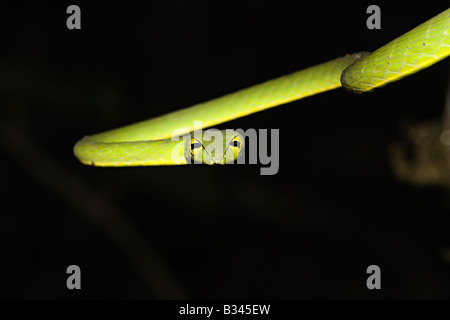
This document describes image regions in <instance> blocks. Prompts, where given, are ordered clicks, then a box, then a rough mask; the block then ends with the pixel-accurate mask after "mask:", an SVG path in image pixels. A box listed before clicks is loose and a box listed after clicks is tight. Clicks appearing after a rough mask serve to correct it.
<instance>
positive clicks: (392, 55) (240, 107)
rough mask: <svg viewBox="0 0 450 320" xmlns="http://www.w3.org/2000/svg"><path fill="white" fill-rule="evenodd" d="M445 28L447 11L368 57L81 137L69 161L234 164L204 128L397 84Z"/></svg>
mask: <svg viewBox="0 0 450 320" xmlns="http://www.w3.org/2000/svg"><path fill="white" fill-rule="evenodd" d="M449 23H450V9H447V10H446V11H444V12H442V13H441V14H439V15H437V16H435V17H433V18H432V19H430V20H428V21H426V22H425V23H423V24H421V25H419V26H418V27H416V28H414V29H413V30H411V31H409V32H407V33H405V34H404V35H402V36H400V37H399V38H397V39H395V40H393V41H391V42H389V43H388V44H386V45H385V46H383V47H381V48H379V49H378V50H376V51H374V52H373V53H368V52H361V53H355V54H349V55H346V56H344V57H340V58H337V59H334V60H331V61H328V62H325V63H322V64H319V65H316V66H313V67H309V68H306V69H304V70H301V71H297V72H294V73H291V74H288V75H285V76H281V77H279V78H276V79H273V80H269V81H266V82H263V83H261V84H258V85H255V86H252V87H249V88H246V89H243V90H240V91H237V92H234V93H231V94H227V95H225V96H222V97H219V98H216V99H213V100H210V101H207V102H204V103H200V104H196V105H193V106H191V107H188V108H184V109H181V110H178V111H175V112H171V113H168V114H165V115H162V116H160V117H156V118H153V119H149V120H146V121H142V122H138V123H135V124H132V125H128V126H125V127H121V128H118V129H113V130H110V131H106V132H103V133H99V134H95V135H92V136H86V137H84V138H83V139H81V140H80V141H78V142H77V143H76V144H75V146H74V154H75V155H76V157H77V158H78V159H79V160H80V161H81V162H82V163H84V164H87V165H95V166H146V165H180V164H188V163H191V162H192V161H195V162H199V161H201V162H203V163H207V164H215V163H219V164H224V163H228V162H231V161H234V160H235V159H236V158H237V157H238V156H239V155H240V154H241V152H242V149H243V146H244V139H243V137H242V136H241V135H240V134H239V133H237V132H235V131H232V130H228V132H227V135H226V134H225V132H222V134H223V136H225V138H223V139H214V140H212V141H210V140H208V139H204V136H203V135H204V131H202V129H205V128H208V127H211V126H213V125H216V124H220V123H223V122H226V121H229V120H233V119H236V118H240V117H243V116H246V115H249V114H252V113H255V112H259V111H262V110H265V109H268V108H272V107H275V106H278V105H281V104H284V103H287V102H291V101H294V100H298V99H301V98H304V97H307V96H311V95H315V94H318V93H321V92H325V91H328V90H332V89H336V88H339V87H341V86H343V87H344V88H345V89H347V90H349V91H352V92H355V93H361V92H367V91H370V90H373V89H374V88H378V87H381V86H383V85H385V84H387V83H389V82H393V81H397V80H400V79H401V78H403V77H405V76H408V75H411V74H413V73H415V72H417V71H419V70H422V69H424V68H426V67H428V66H430V65H432V64H434V63H437V62H439V61H441V60H442V59H444V58H446V57H448V56H449V55H450V28H449ZM198 122H200V123H201V127H198V125H196V123H198ZM214 150H216V151H215V153H214ZM213 153H214V154H213Z"/></svg>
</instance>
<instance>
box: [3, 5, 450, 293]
mask: <svg viewBox="0 0 450 320" xmlns="http://www.w3.org/2000/svg"><path fill="white" fill-rule="evenodd" d="M70 4H78V5H79V6H80V8H81V26H82V29H81V30H68V29H67V28H66V19H67V17H68V14H66V8H67V6H68V5H70ZM370 4H372V3H368V2H366V3H365V2H361V1H358V2H356V1H355V2H354V3H351V2H345V1H344V2H342V1H339V2H334V3H332V2H330V3H324V2H321V1H305V2H300V1H296V2H283V1H270V2H263V1H241V2H239V3H231V2H224V1H214V2H213V1H209V2H195V3H191V2H188V1H180V2H170V1H160V2H150V1H148V2H146V3H132V2H129V1H126V2H121V3H119V2H118V3H108V2H103V3H102V2H96V4H93V3H92V2H73V3H72V2H70V3H69V2H64V1H59V2H46V1H41V2H39V3H36V2H31V1H30V2H18V1H17V2H12V1H11V2H5V3H2V4H1V5H0V35H1V39H0V119H1V121H0V129H1V130H0V132H1V135H0V137H1V139H0V161H1V162H0V177H1V180H0V199H1V207H0V208H1V209H0V210H1V214H0V248H1V251H0V252H1V258H0V259H1V260H0V297H1V298H87V299H90V298H194V299H209V298H212V299H215V298H219V299H221V298H230V299H240V298H246V299H260V298H264V299H272V298H273V299H298V298H363V299H372V298H387V299H391V298H450V286H449V281H450V264H449V262H448V258H445V257H446V256H448V254H446V252H448V250H449V249H450V232H449V231H450V214H449V205H448V192H447V191H446V190H445V189H442V188H437V187H427V188H417V187H413V186H410V185H407V184H403V183H399V182H397V180H396V178H395V177H394V175H393V174H392V172H391V169H390V166H389V161H388V155H387V148H388V146H389V144H390V143H391V142H392V141H393V140H395V139H396V138H398V136H399V125H400V123H401V122H402V120H403V119H415V120H434V119H439V117H440V116H441V113H442V110H443V106H444V105H445V89H446V81H447V64H448V62H442V63H438V64H436V65H434V66H432V67H430V68H428V69H427V70H424V71H422V72H420V73H418V74H416V75H414V76H413V77H409V78H406V79H404V80H402V81H400V82H398V83H395V84H392V85H390V86H388V87H386V88H383V89H380V90H378V91H377V92H376V93H372V94H365V95H361V96H356V95H352V94H349V93H347V92H345V91H344V90H335V91H331V92H327V93H323V94H321V95H317V96H314V97H310V98H307V99H305V100H301V101H297V102H293V103H290V104H288V105H285V106H281V107H277V108H274V109H271V110H267V111H264V112H261V113H258V114H254V115H251V116H247V117H244V118H241V119H238V120H234V121H232V122H229V123H226V124H222V125H221V126H219V128H222V129H224V128H244V129H247V128H255V129H271V128H278V129H280V139H281V142H280V168H279V172H278V173H277V174H276V175H273V176H261V175H260V174H259V170H260V166H259V165H239V166H238V165H236V166H213V167H208V166H197V165H193V166H182V167H150V168H92V167H87V166H83V165H81V164H80V163H78V161H77V160H76V158H75V157H74V156H73V154H72V148H73V145H74V143H75V142H76V141H77V140H78V139H80V138H81V137H82V136H84V135H86V134H92V133H96V132H101V131H104V130H107V129H111V128H114V127H118V126H122V125H125V124H129V123H133V122H136V121H140V120H143V119H147V118H151V117H154V116H158V115H161V114H163V113H166V112H169V111H173V110H177V109H179V108H183V107H186V106H189V105H192V104H194V103H198V102H202V101H205V100H208V99H211V98H215V97H218V96H220V95H223V94H226V93H229V92H232V91H235V90H238V89H241V88H244V87H246V86H249V85H253V84H256V83H258V82H262V81H265V80H268V79H271V78H274V77H277V76H280V75H283V74H286V73H290V72H293V71H296V70H300V69H302V68H305V67H309V66H312V65H314V64H317V63H320V62H324V61H327V60H330V59H333V58H335V57H339V56H343V55H345V54H346V53H352V52H357V51H365V50H367V51H373V50H375V49H376V48H378V47H379V46H381V45H383V44H385V43H387V42H388V41H390V40H392V39H394V38H395V37H397V36H399V35H401V34H402V33H404V32H406V31H408V30H410V29H412V28H413V27H415V26H416V25H418V24H420V23H421V22H424V21H426V20H427V19H429V18H431V17H433V16H434V15H436V14H438V13H440V12H441V11H443V10H445V9H446V8H447V6H448V2H447V1H433V2H432V3H431V2H430V3H427V4H420V5H419V4H415V3H411V2H403V3H398V4H396V5H393V4H387V3H382V2H378V3H374V4H379V5H380V7H381V18H382V21H381V26H382V29H381V30H368V29H367V28H366V19H367V17H368V15H367V14H366V8H367V6H368V5H370ZM71 264H76V265H79V266H80V267H81V271H82V289H81V290H79V291H70V290H68V289H67V288H66V278H67V276H68V275H67V274H66V268H67V267H68V266H69V265H71ZM372 264H376V265H379V266H380V267H381V270H382V289H381V290H378V291H370V290H368V289H367V287H366V278H367V274H366V268H367V267H368V266H369V265H372Z"/></svg>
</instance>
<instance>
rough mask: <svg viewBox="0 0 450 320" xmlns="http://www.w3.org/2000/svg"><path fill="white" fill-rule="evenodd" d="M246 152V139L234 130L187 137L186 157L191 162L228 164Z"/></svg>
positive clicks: (207, 131)
mask: <svg viewBox="0 0 450 320" xmlns="http://www.w3.org/2000/svg"><path fill="white" fill-rule="evenodd" d="M243 150H244V138H243V137H242V135H241V134H239V133H238V132H236V131H234V130H230V129H228V130H216V129H209V130H203V131H195V132H193V133H191V134H190V135H189V136H187V139H186V145H185V156H186V158H187V159H188V160H189V161H190V162H194V163H204V164H209V165H213V164H227V163H231V162H234V161H235V160H237V159H238V158H239V157H240V155H241V154H242V152H243Z"/></svg>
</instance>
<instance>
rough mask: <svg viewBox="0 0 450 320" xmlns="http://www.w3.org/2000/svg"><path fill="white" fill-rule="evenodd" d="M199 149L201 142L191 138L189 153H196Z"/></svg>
mask: <svg viewBox="0 0 450 320" xmlns="http://www.w3.org/2000/svg"><path fill="white" fill-rule="evenodd" d="M200 150H202V144H201V143H200V142H198V140H196V139H195V138H191V153H192V155H194V156H195V155H196V154H197V153H198V152H199V151H200Z"/></svg>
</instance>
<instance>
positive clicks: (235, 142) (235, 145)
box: [228, 136, 242, 152]
mask: <svg viewBox="0 0 450 320" xmlns="http://www.w3.org/2000/svg"><path fill="white" fill-rule="evenodd" d="M228 145H229V146H230V147H231V148H232V149H234V151H237V152H239V150H241V147H242V141H241V138H240V137H239V136H235V137H234V138H233V139H231V141H230V143H229V144H228Z"/></svg>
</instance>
